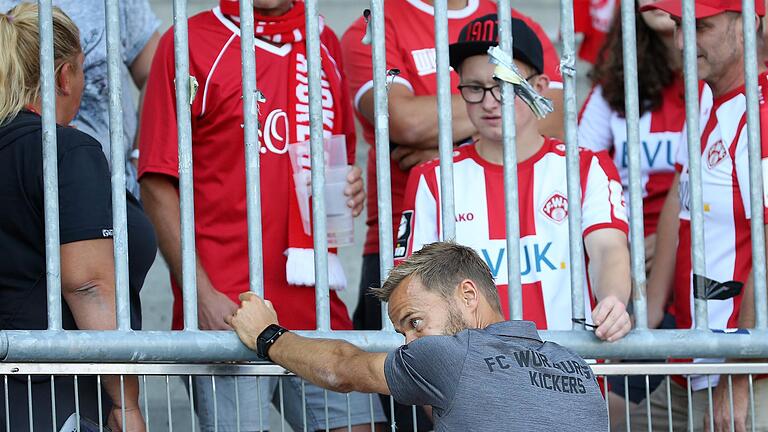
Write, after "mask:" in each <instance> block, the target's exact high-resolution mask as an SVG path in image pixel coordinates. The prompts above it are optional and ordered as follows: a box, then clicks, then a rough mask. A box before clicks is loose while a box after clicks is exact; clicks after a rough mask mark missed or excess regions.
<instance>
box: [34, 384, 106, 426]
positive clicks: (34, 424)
mask: <svg viewBox="0 0 768 432" xmlns="http://www.w3.org/2000/svg"><path fill="white" fill-rule="evenodd" d="M27 407H28V409H29V411H28V413H29V432H34V431H35V423H34V417H33V416H32V375H27ZM99 412H101V411H99Z"/></svg>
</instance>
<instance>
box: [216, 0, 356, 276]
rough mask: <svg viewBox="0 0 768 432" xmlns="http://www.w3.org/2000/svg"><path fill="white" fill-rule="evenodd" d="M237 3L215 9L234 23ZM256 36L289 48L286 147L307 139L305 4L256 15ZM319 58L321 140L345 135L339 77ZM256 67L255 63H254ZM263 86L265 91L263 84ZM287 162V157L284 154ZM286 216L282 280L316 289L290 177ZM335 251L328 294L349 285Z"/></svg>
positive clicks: (326, 58) (308, 240)
mask: <svg viewBox="0 0 768 432" xmlns="http://www.w3.org/2000/svg"><path fill="white" fill-rule="evenodd" d="M239 3H240V2H239V1H238V0H220V2H219V6H220V8H221V12H222V13H223V14H224V15H227V16H230V17H232V18H234V19H237V18H238V17H239V16H240V4H239ZM319 27H320V32H321V33H322V31H323V28H324V22H323V18H322V17H320V23H319ZM254 33H255V35H256V37H258V38H260V39H263V40H265V41H268V42H270V43H273V44H277V45H282V44H291V52H290V54H289V55H290V70H289V71H287V72H288V76H289V77H294V78H295V79H294V80H293V82H292V83H291V84H290V85H289V86H288V88H286V91H287V92H288V99H287V100H288V109H287V111H288V119H289V122H290V124H291V125H292V127H291V128H290V129H291V130H292V132H293V133H289V139H290V144H289V145H294V144H296V143H299V142H302V141H306V140H308V139H309V93H308V72H307V47H306V43H305V41H306V21H305V14H304V2H303V1H295V2H294V3H293V7H291V9H290V10H289V11H288V12H286V13H285V14H283V15H280V16H275V17H273V16H262V15H259V14H258V13H256V12H255V11H254ZM320 57H321V65H322V74H321V80H322V86H323V92H322V104H323V134H324V135H325V136H326V137H329V136H331V135H339V134H343V133H344V131H343V129H342V119H343V115H342V112H341V110H340V107H341V103H340V102H339V101H340V99H341V97H342V96H341V95H342V91H341V89H342V87H341V86H342V83H341V75H340V74H339V71H338V69H337V68H336V64H335V62H334V60H333V59H332V58H331V57H330V55H329V53H328V50H327V49H326V47H325V46H324V45H322V43H321V47H320ZM256 64H257V67H258V61H257V62H256ZM261 85H265V84H264V83H261ZM286 157H287V154H286ZM288 177H289V178H290V183H291V184H290V186H289V188H288V190H289V191H290V193H289V194H288V195H289V205H290V208H289V212H288V214H289V216H288V249H287V250H286V251H285V253H286V255H287V256H288V259H287V263H286V277H287V280H288V283H289V284H291V285H308V286H313V285H314V284H315V274H314V250H313V242H312V236H311V235H307V234H306V233H305V232H304V228H303V224H302V222H301V212H300V210H299V205H298V201H297V199H296V194H295V193H294V191H295V186H294V184H293V176H292V175H289V176H288ZM335 252H336V251H335V249H329V254H328V276H329V285H330V287H331V288H332V289H337V290H338V289H343V288H345V287H346V284H347V281H346V277H345V275H344V270H343V268H342V267H341V261H340V260H339V258H338V256H337V255H336V253H335Z"/></svg>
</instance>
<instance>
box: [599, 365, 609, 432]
mask: <svg viewBox="0 0 768 432" xmlns="http://www.w3.org/2000/svg"><path fill="white" fill-rule="evenodd" d="M598 382H600V381H598ZM603 394H604V395H605V398H604V399H605V412H606V413H607V414H608V429H609V430H610V428H611V409H610V408H611V406H610V404H609V402H608V399H609V397H608V396H609V395H610V393H608V377H607V376H603Z"/></svg>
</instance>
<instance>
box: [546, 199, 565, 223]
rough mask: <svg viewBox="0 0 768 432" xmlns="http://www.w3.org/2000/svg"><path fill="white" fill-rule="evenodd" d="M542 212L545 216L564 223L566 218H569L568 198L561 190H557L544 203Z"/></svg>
mask: <svg viewBox="0 0 768 432" xmlns="http://www.w3.org/2000/svg"><path fill="white" fill-rule="evenodd" d="M541 212H542V213H544V216H546V217H548V218H550V219H552V220H553V221H554V222H557V223H562V222H563V221H564V220H566V219H568V198H566V197H565V196H563V194H561V193H560V192H555V193H554V194H552V196H551V197H549V199H547V201H546V202H545V203H544V207H542V208H541Z"/></svg>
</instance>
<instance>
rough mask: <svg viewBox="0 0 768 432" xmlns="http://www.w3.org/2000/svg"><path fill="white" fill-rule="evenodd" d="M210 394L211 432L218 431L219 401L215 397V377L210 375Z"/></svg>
mask: <svg viewBox="0 0 768 432" xmlns="http://www.w3.org/2000/svg"><path fill="white" fill-rule="evenodd" d="M211 392H212V393H213V432H218V430H219V399H218V397H217V395H216V376H215V375H211Z"/></svg>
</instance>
